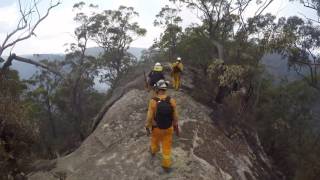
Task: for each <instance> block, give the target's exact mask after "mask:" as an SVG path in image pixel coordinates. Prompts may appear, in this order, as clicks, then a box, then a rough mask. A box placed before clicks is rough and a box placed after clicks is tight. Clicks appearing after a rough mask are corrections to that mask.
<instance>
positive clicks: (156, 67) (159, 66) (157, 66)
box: [153, 62, 163, 71]
mask: <svg viewBox="0 0 320 180" xmlns="http://www.w3.org/2000/svg"><path fill="white" fill-rule="evenodd" d="M162 70H163V67H162V65H161V64H160V63H158V62H157V63H156V64H155V65H154V67H153V71H162Z"/></svg>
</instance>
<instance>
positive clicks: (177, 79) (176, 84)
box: [172, 73, 181, 90]
mask: <svg viewBox="0 0 320 180" xmlns="http://www.w3.org/2000/svg"><path fill="white" fill-rule="evenodd" d="M172 84H173V88H174V89H175V90H179V88H180V84H181V80H180V73H173V74H172Z"/></svg>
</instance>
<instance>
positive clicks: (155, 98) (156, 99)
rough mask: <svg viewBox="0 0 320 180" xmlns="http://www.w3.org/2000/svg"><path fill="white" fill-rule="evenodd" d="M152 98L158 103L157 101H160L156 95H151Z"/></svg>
mask: <svg viewBox="0 0 320 180" xmlns="http://www.w3.org/2000/svg"><path fill="white" fill-rule="evenodd" d="M152 99H153V100H155V101H156V103H158V101H160V98H158V97H153V98H152Z"/></svg>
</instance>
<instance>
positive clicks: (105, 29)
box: [75, 3, 146, 86]
mask: <svg viewBox="0 0 320 180" xmlns="http://www.w3.org/2000/svg"><path fill="white" fill-rule="evenodd" d="M84 5H85V4H84V3H81V6H80V5H78V4H76V5H75V7H76V8H78V9H80V10H81V8H82V6H84ZM90 7H93V8H96V6H90ZM138 15H139V14H138V13H137V12H136V11H134V8H133V7H125V6H120V7H119V8H118V9H117V10H104V11H102V12H100V13H97V12H96V11H95V12H93V13H92V14H90V15H87V14H85V13H83V12H79V13H77V16H76V18H75V20H76V21H77V22H79V23H80V24H81V25H80V27H79V28H77V30H76V34H77V36H78V37H85V42H86V40H88V39H90V40H93V41H94V42H95V43H96V44H97V45H98V46H100V47H101V48H103V50H104V52H103V54H102V56H101V57H100V58H99V59H98V61H99V62H98V68H99V69H104V70H105V72H106V73H105V74H104V75H103V76H101V77H102V78H101V81H106V82H108V83H109V84H110V85H111V86H113V85H114V84H115V83H116V81H117V80H118V79H119V77H121V76H122V75H123V74H124V73H126V72H127V70H128V69H129V68H130V67H131V66H132V65H134V64H135V62H136V58H135V57H134V56H132V55H131V54H130V53H128V51H127V50H128V48H129V46H130V44H131V43H132V41H133V40H135V39H136V38H138V37H141V36H144V35H145V34H146V30H145V29H143V28H141V27H140V26H139V24H138V23H137V22H133V18H135V17H136V16H138ZM78 44H79V43H78Z"/></svg>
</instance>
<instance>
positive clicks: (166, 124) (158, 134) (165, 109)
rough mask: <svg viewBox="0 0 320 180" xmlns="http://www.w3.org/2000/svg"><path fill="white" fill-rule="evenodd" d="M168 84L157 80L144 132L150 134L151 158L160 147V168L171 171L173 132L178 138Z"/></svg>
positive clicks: (176, 116) (174, 111) (174, 107)
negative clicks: (167, 92) (168, 93)
mask: <svg viewBox="0 0 320 180" xmlns="http://www.w3.org/2000/svg"><path fill="white" fill-rule="evenodd" d="M168 84H169V83H168V82H167V81H165V80H159V81H158V82H157V83H156V97H154V98H152V99H151V100H150V102H149V107H148V114H147V120H146V130H147V133H148V134H150V130H151V142H150V151H151V154H152V156H154V155H155V154H156V153H157V152H159V151H160V144H161V146H162V167H163V169H164V170H165V171H167V172H168V171H170V170H171V163H172V162H171V144H172V136H173V133H174V132H175V133H176V135H177V136H179V127H178V112H177V108H176V106H177V105H176V101H175V100H174V99H173V98H170V96H168V95H167V94H166V90H167V87H168Z"/></svg>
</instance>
